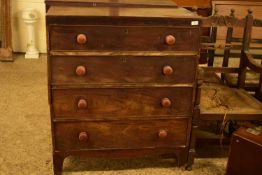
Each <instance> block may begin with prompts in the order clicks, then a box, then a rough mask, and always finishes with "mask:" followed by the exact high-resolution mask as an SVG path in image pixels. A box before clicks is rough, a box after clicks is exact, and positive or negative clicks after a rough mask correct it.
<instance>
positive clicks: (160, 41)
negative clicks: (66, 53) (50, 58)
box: [49, 26, 199, 51]
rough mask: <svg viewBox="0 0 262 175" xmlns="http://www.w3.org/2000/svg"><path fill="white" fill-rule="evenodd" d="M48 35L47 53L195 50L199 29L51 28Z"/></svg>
mask: <svg viewBox="0 0 262 175" xmlns="http://www.w3.org/2000/svg"><path fill="white" fill-rule="evenodd" d="M49 35H50V49H51V50H103V51H108V50H110V51H113V50H117V51H171V50H172V51H174V50H175V51H198V50H199V28H174V27H131V26H118V27H117V26H52V27H51V29H50V33H49Z"/></svg>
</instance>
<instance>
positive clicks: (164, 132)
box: [158, 129, 167, 139]
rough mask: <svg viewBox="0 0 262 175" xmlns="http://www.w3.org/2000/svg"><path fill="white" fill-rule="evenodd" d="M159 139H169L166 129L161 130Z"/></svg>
mask: <svg viewBox="0 0 262 175" xmlns="http://www.w3.org/2000/svg"><path fill="white" fill-rule="evenodd" d="M158 137H159V138H161V139H163V138H166V137H167V131H166V130H164V129H161V130H159V132H158Z"/></svg>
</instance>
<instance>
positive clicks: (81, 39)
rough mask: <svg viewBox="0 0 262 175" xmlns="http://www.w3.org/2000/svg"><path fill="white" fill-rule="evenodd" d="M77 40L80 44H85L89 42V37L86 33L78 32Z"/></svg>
mask: <svg viewBox="0 0 262 175" xmlns="http://www.w3.org/2000/svg"><path fill="white" fill-rule="evenodd" d="M76 41H77V43H78V44H85V43H86V42H87V38H86V35H85V34H82V33H81V34H78V35H77V37H76Z"/></svg>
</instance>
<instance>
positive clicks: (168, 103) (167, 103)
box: [161, 98, 172, 108]
mask: <svg viewBox="0 0 262 175" xmlns="http://www.w3.org/2000/svg"><path fill="white" fill-rule="evenodd" d="M171 104H172V103H171V100H169V98H163V99H162V101H161V105H162V106H163V107H164V108H168V107H170V106H171Z"/></svg>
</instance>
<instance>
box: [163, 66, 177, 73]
mask: <svg viewBox="0 0 262 175" xmlns="http://www.w3.org/2000/svg"><path fill="white" fill-rule="evenodd" d="M173 72H174V70H173V68H172V67H171V66H164V67H163V74H164V75H172V74H173Z"/></svg>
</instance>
